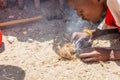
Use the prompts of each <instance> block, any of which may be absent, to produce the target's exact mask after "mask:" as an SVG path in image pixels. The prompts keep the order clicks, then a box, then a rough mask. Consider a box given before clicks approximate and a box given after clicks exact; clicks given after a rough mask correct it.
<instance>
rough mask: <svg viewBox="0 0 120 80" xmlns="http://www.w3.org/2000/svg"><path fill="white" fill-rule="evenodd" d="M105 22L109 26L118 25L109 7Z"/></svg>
mask: <svg viewBox="0 0 120 80" xmlns="http://www.w3.org/2000/svg"><path fill="white" fill-rule="evenodd" d="M105 23H106V24H107V25H109V26H116V27H117V25H116V22H115V19H114V18H113V16H112V14H111V12H110V10H109V9H107V11H106V19H105Z"/></svg>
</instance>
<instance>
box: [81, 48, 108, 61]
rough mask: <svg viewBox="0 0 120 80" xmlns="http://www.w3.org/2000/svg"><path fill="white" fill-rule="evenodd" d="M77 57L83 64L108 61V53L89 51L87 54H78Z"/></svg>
mask: <svg viewBox="0 0 120 80" xmlns="http://www.w3.org/2000/svg"><path fill="white" fill-rule="evenodd" d="M79 57H80V58H81V60H83V61H84V62H95V61H107V60H109V59H110V51H109V50H101V49H98V50H97V49H96V50H95V49H91V51H90V50H89V52H85V53H82V54H80V55H79Z"/></svg>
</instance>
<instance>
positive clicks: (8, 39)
mask: <svg viewBox="0 0 120 80" xmlns="http://www.w3.org/2000/svg"><path fill="white" fill-rule="evenodd" d="M7 41H8V42H9V43H10V44H12V43H13V42H14V41H15V38H14V37H12V36H8V38H7Z"/></svg>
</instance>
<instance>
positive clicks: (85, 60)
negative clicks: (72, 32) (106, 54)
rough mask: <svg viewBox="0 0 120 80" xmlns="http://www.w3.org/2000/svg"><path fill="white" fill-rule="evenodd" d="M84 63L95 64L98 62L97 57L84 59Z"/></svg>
mask: <svg viewBox="0 0 120 80" xmlns="http://www.w3.org/2000/svg"><path fill="white" fill-rule="evenodd" d="M82 61H84V62H95V61H98V59H97V58H96V57H92V58H85V59H82Z"/></svg>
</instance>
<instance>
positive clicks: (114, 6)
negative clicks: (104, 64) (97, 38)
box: [67, 0, 120, 62]
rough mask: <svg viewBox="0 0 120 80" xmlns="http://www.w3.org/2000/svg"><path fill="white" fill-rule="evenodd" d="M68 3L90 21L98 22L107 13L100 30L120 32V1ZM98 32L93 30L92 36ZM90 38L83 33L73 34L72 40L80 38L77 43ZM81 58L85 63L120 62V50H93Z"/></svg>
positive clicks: (78, 1)
mask: <svg viewBox="0 0 120 80" xmlns="http://www.w3.org/2000/svg"><path fill="white" fill-rule="evenodd" d="M67 2H68V4H69V5H70V6H71V7H73V8H74V9H75V10H76V11H77V14H78V16H80V17H82V18H83V19H85V20H88V21H92V22H97V21H99V19H100V17H101V16H102V14H103V13H106V16H105V19H104V20H103V22H102V23H101V24H100V25H99V26H98V29H102V30H103V29H112V28H117V29H118V30H119V31H120V0H67ZM97 31H98V30H91V31H90V34H94V33H97ZM89 36H90V35H89V34H88V33H86V32H84V31H83V32H76V33H73V35H72V38H73V39H74V38H75V37H79V38H78V41H77V42H79V41H80V40H82V39H84V38H88V37H89ZM79 57H80V58H81V59H82V60H83V61H85V62H92V61H107V60H120V50H111V51H110V50H106V49H105V50H104V49H103V50H101V49H92V50H91V51H89V52H86V53H82V54H80V55H79Z"/></svg>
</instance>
